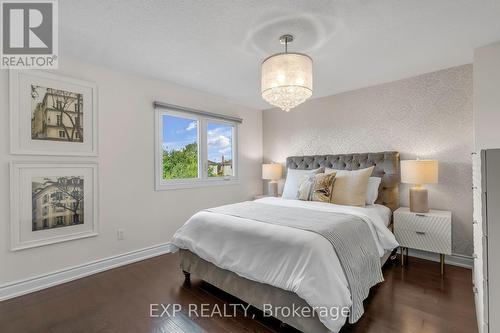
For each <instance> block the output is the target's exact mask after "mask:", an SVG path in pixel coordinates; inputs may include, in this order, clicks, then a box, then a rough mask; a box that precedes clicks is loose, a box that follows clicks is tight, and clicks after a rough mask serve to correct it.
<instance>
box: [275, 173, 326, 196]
mask: <svg viewBox="0 0 500 333" xmlns="http://www.w3.org/2000/svg"><path fill="white" fill-rule="evenodd" d="M323 170H324V169H323V168H318V169H314V170H298V169H290V168H289V169H288V171H287V173H286V180H285V186H284V187H283V194H282V195H281V197H282V198H283V199H298V198H299V184H300V181H301V180H302V179H303V178H304V176H311V175H315V174H317V173H320V172H323Z"/></svg>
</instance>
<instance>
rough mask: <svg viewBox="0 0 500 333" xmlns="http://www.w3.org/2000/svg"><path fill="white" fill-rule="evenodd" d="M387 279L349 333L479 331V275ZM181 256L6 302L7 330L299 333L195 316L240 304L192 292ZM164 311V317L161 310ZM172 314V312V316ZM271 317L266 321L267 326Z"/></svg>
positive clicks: (417, 265) (415, 274)
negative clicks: (200, 310)
mask: <svg viewBox="0 0 500 333" xmlns="http://www.w3.org/2000/svg"><path fill="white" fill-rule="evenodd" d="M384 276H385V279H386V281H385V282H384V283H382V284H381V285H379V286H377V287H375V288H372V291H371V293H370V296H369V298H368V299H367V301H366V302H365V310H366V312H365V314H364V316H363V317H362V319H361V320H360V321H359V322H358V323H356V324H355V325H348V326H345V327H344V328H343V329H342V333H353V332H357V333H360V332H363V333H367V332H369V333H379V332H380V333H392V332H394V333H442V332H450V333H451V332H453V333H462V332H463V333H474V332H477V329H476V319H475V310H474V298H473V294H472V283H471V271H470V270H467V269H463V268H459V267H454V266H447V267H446V275H445V276H444V278H441V276H440V274H439V264H438V263H434V262H430V261H425V260H421V259H417V258H410V263H409V265H408V266H407V267H406V268H401V267H400V266H399V265H393V264H390V263H389V264H387V265H386V266H385V267H384ZM183 279H184V277H183V275H182V273H181V272H180V270H179V268H178V259H177V255H176V254H167V255H163V256H159V257H156V258H152V259H148V260H145V261H141V262H138V263H135V264H131V265H128V266H124V267H120V268H116V269H113V270H110V271H106V272H103V273H99V274H96V275H93V276H90V277H86V278H83V279H80V280H77V281H73V282H69V283H66V284H63V285H59V286H56V287H53V288H49V289H45V290H42V291H39V292H36V293H32V294H29V295H26V296H22V297H18V298H15V299H11V300H7V301H4V302H0V332H2V333H10V332H12V333H27V332H64V333H68V332H86V333H89V332H134V333H136V332H144V333H146V332H169V333H172V332H173V333H177V332H179V333H180V332H279V331H281V332H293V331H294V330H291V329H290V328H280V326H279V322H277V321H276V320H270V319H269V318H261V316H260V319H259V312H258V311H252V313H251V314H252V316H253V315H255V316H256V318H257V319H259V320H255V319H251V318H249V317H245V316H243V314H242V313H238V315H237V316H236V317H233V318H221V317H218V316H217V317H212V318H202V317H196V316H192V317H190V316H188V310H187V309H188V306H189V304H190V303H192V304H198V305H200V304H203V303H209V304H211V305H212V306H213V305H214V304H217V305H218V306H220V307H221V308H222V307H223V305H224V304H227V303H233V302H234V299H233V298H232V297H231V296H229V295H227V294H225V293H222V292H220V291H218V290H215V289H214V288H213V287H211V286H209V285H207V284H205V283H202V282H200V281H199V280H197V279H193V283H192V286H191V288H187V287H184V286H183V285H182V284H183ZM151 303H158V304H159V303H162V304H165V305H166V304H173V303H179V304H181V305H182V307H183V310H182V312H179V313H177V314H176V316H175V317H174V316H163V317H158V318H150V317H149V313H150V304H151ZM161 310H162V309H161V308H160V312H161ZM171 310H172V309H170V310H169V311H170V312H171ZM264 319H265V320H264Z"/></svg>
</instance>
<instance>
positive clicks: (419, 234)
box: [394, 227, 451, 254]
mask: <svg viewBox="0 0 500 333" xmlns="http://www.w3.org/2000/svg"><path fill="white" fill-rule="evenodd" d="M394 234H395V236H396V239H397V240H398V242H399V245H400V246H402V247H408V248H412V249H417V250H424V251H430V252H436V253H443V254H451V237H450V234H443V233H432V232H430V233H429V232H426V231H422V230H407V229H402V228H399V227H397V228H395V231H394Z"/></svg>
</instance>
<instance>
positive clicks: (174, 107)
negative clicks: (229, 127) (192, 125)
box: [153, 102, 243, 124]
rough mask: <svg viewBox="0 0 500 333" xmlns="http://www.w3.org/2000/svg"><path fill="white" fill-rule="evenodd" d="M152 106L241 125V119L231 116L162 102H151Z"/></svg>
mask: <svg viewBox="0 0 500 333" xmlns="http://www.w3.org/2000/svg"><path fill="white" fill-rule="evenodd" d="M153 106H154V107H155V108H160V109H169V110H176V111H182V112H187V113H191V114H195V115H199V116H207V117H212V118H218V119H222V120H228V121H234V122H236V123H240V124H241V123H242V122H243V119H241V118H238V117H232V116H226V115H223V114H218V113H212V112H208V111H202V110H196V109H192V108H188V107H184V106H178V105H173V104H168V103H162V102H153Z"/></svg>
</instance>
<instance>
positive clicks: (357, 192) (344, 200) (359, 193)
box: [325, 167, 374, 206]
mask: <svg viewBox="0 0 500 333" xmlns="http://www.w3.org/2000/svg"><path fill="white" fill-rule="evenodd" d="M373 168H374V167H369V168H366V169H360V170H353V171H349V170H334V169H326V170H325V173H326V174H328V173H329V172H335V173H336V176H335V185H334V186H333V190H332V200H331V202H332V203H334V204H337V205H348V206H364V205H365V202H366V188H367V187H368V179H369V178H370V176H371V174H372V172H373Z"/></svg>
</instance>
